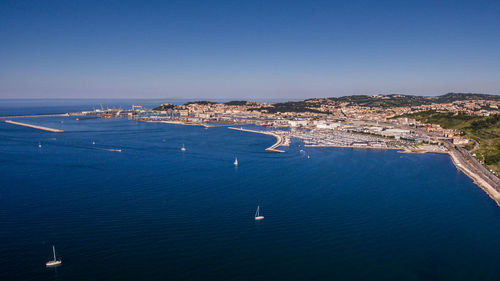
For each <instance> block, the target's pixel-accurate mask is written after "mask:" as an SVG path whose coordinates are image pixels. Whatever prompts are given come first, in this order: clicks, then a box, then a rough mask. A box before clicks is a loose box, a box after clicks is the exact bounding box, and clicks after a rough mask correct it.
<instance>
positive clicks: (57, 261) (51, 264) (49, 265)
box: [45, 245, 62, 267]
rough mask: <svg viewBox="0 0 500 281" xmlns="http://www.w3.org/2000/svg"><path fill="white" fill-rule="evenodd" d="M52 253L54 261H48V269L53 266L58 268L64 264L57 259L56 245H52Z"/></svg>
mask: <svg viewBox="0 0 500 281" xmlns="http://www.w3.org/2000/svg"><path fill="white" fill-rule="evenodd" d="M52 252H53V253H54V260H51V261H48V262H47V263H46V264H45V265H46V266H47V267H53V266H58V265H60V264H61V263H62V261H61V260H58V259H57V258H56V247H54V245H52Z"/></svg>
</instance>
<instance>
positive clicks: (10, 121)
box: [5, 120, 64, 133]
mask: <svg viewBox="0 0 500 281" xmlns="http://www.w3.org/2000/svg"><path fill="white" fill-rule="evenodd" d="M5 123H9V124H13V125H18V126H23V127H29V128H33V129H37V130H42V131H47V132H52V133H64V130H59V129H52V128H48V127H43V126H37V125H31V124H26V123H21V122H16V121H12V120H5Z"/></svg>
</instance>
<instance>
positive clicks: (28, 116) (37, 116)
mask: <svg viewBox="0 0 500 281" xmlns="http://www.w3.org/2000/svg"><path fill="white" fill-rule="evenodd" d="M67 116H70V114H69V113H62V114H42V115H18V116H0V119H10V118H39V117H67Z"/></svg>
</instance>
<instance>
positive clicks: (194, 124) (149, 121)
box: [139, 120, 212, 128]
mask: <svg viewBox="0 0 500 281" xmlns="http://www.w3.org/2000/svg"><path fill="white" fill-rule="evenodd" d="M139 121H141V122H146V123H165V124H175V125H185V126H202V127H205V128H210V127H212V126H210V125H207V124H204V123H187V122H182V121H165V120H162V121H152V120H148V121H142V120H139Z"/></svg>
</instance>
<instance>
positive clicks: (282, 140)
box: [6, 94, 500, 204]
mask: <svg viewBox="0 0 500 281" xmlns="http://www.w3.org/2000/svg"><path fill="white" fill-rule="evenodd" d="M499 107H500V98H499V97H497V96H491V95H481V94H447V95H443V96H438V97H419V96H405V95H371V96H347V97H340V98H321V99H308V100H304V101H292V102H283V103H274V104H272V103H266V102H256V101H229V102H225V103H221V102H212V101H192V102H187V103H184V104H172V103H163V104H161V105H160V106H158V107H155V108H152V109H147V108H144V107H142V106H140V105H132V106H131V108H130V109H122V108H118V109H117V108H111V109H110V108H104V107H103V106H101V107H100V108H97V109H94V110H91V111H84V112H73V113H66V114H63V115H58V116H73V117H75V118H76V120H79V121H84V120H87V119H95V118H116V117H125V118H128V119H130V120H131V121H138V122H158V123H169V124H180V125H193V126H204V127H206V128H209V127H214V126H226V127H228V129H233V130H238V131H241V132H244V133H259V134H266V135H271V136H273V137H275V138H276V142H275V143H274V144H273V145H272V146H271V147H269V148H267V149H266V150H268V151H271V152H280V153H283V152H285V150H283V149H281V148H280V147H286V146H289V145H290V144H291V143H292V142H296V141H298V142H300V143H301V144H302V145H303V146H304V147H345V148H362V149H393V150H397V151H398V152H400V153H428V152H430V153H444V154H449V155H450V156H451V158H452V160H453V162H454V163H455V165H456V167H457V168H458V169H460V170H462V171H463V172H464V173H466V174H467V175H468V176H469V177H471V178H472V179H473V180H474V181H475V182H476V183H477V184H478V185H479V186H480V187H481V188H483V189H484V190H485V191H486V192H487V193H488V194H489V195H490V197H492V198H493V199H494V200H495V201H496V202H497V203H499V204H500V180H499V178H498V173H500V166H499V165H498V163H499V159H500V158H495V157H497V155H496V154H495V153H497V152H496V151H494V149H492V147H493V148H495V147H497V146H496V141H498V139H495V137H497V135H496V131H491V130H490V129H493V130H496V129H497V128H498V123H496V122H498V121H500V120H499V117H500V110H499ZM14 117H15V116H14ZM21 117H22V116H21ZM11 118H13V117H11ZM433 118H434V119H433ZM6 122H10V123H11V124H14V123H15V122H14V123H13V122H12V121H9V120H8V121H6ZM457 122H458V123H457ZM460 122H461V123H460ZM481 122H482V123H481ZM483 123H485V124H486V125H484V124H483ZM457 124H463V125H460V126H459V125H457ZM17 125H21V126H24V125H25V126H30V127H33V126H32V125H29V124H22V123H17ZM244 125H254V126H251V127H248V126H244ZM466 125H467V126H466ZM481 126H483V127H484V128H486V129H488V130H490V131H488V132H482V131H478V130H479V129H478V128H479V127H481ZM39 129H40V128H39ZM41 129H43V130H51V129H50V128H41ZM486 133H487V134H486ZM484 135H488V136H491V135H493V136H494V138H493V139H491V138H490V139H485V138H484ZM476 136H478V137H476ZM498 157H500V154H499V155H498Z"/></svg>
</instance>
